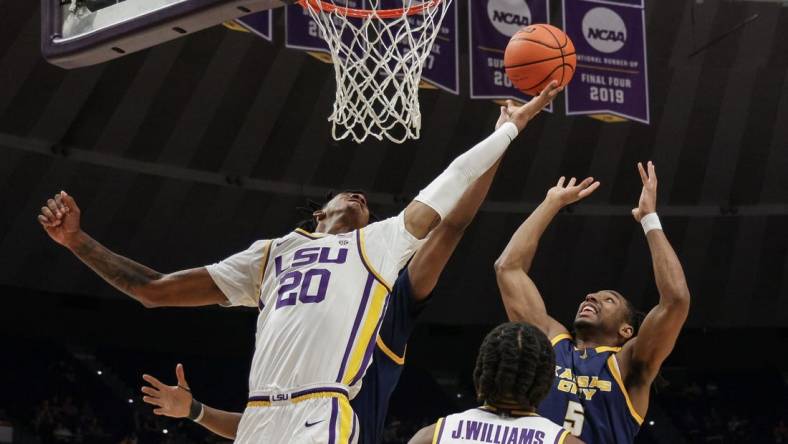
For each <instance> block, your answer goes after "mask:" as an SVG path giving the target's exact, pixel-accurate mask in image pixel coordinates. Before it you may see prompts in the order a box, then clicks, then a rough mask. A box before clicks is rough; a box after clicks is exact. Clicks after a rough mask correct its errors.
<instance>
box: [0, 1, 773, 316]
mask: <svg viewBox="0 0 788 444" xmlns="http://www.w3.org/2000/svg"><path fill="white" fill-rule="evenodd" d="M461 3H464V2H461ZM553 3H554V8H553V9H554V10H556V8H555V6H557V4H558V2H553ZM0 11H2V13H0V156H1V157H0V159H1V160H0V184H2V186H1V187H0V202H1V203H0V215H1V217H0V284H2V285H6V286H12V287H25V288H34V289H41V290H47V291H62V292H69V293H76V294H91V295H102V296H107V297H114V298H120V297H121V296H119V295H118V293H117V292H115V291H114V290H113V289H111V288H110V287H109V286H107V285H105V284H104V283H103V282H101V281H100V280H99V279H98V278H96V277H95V276H94V275H93V274H92V273H91V272H89V271H88V270H87V269H86V268H85V267H83V266H82V265H81V264H80V263H78V261H77V260H76V259H74V258H73V257H72V256H71V255H70V254H68V253H67V252H66V251H65V250H63V249H61V248H58V247H56V246H55V245H54V244H53V243H52V242H51V241H49V239H48V238H47V237H46V235H45V234H44V233H43V231H42V230H41V229H40V227H39V225H38V224H37V222H36V220H35V215H36V213H37V211H38V208H39V207H40V206H41V204H42V202H44V201H45V200H46V199H47V198H48V197H50V196H51V195H52V194H54V193H55V192H56V191H59V190H61V189H65V190H67V191H69V192H70V193H71V194H72V195H73V196H75V197H76V199H77V201H78V202H79V204H80V206H81V207H82V210H83V225H84V227H85V229H86V230H87V231H88V232H89V233H91V234H93V235H94V236H95V237H96V238H97V239H99V240H101V241H102V242H104V243H105V244H107V245H108V246H110V247H111V248H113V249H115V250H117V251H118V252H120V253H122V254H125V255H128V256H130V257H132V258H135V259H138V260H139V261H141V262H143V263H146V264H149V265H151V266H153V267H154V268H157V269H159V270H161V271H171V270H175V269H179V268H184V267H192V266H198V265H202V264H205V263H209V262H213V261H215V260H218V259H220V258H222V257H224V256H226V255H229V254H231V253H233V252H235V251H238V250H240V249H243V248H245V247H246V246H247V245H248V244H250V243H251V242H252V241H253V240H255V239H258V238H262V237H270V236H275V235H277V234H280V233H283V232H284V231H287V230H288V229H290V228H292V227H293V225H294V223H295V222H296V221H297V220H298V219H299V218H300V215H299V214H298V213H297V212H296V211H295V207H297V206H299V205H300V204H301V203H302V202H303V200H304V198H305V196H309V197H313V198H314V197H319V196H320V195H321V194H323V193H324V192H325V191H326V190H329V189H339V188H345V187H354V188H364V189H367V190H369V191H371V192H372V197H373V199H372V201H373V203H374V204H375V206H376V209H377V211H378V212H379V213H383V214H395V213H396V211H398V210H399V209H400V208H401V207H402V206H403V203H404V202H406V201H407V199H408V198H409V197H410V196H412V195H414V194H415V193H416V192H417V191H418V190H419V189H420V187H422V186H423V185H425V184H426V183H427V182H428V181H429V180H430V179H431V178H432V177H433V176H434V175H435V174H437V173H438V172H440V171H441V170H442V169H443V167H444V166H445V165H446V164H447V163H448V162H449V161H450V160H451V159H452V158H453V157H454V156H455V155H457V154H459V153H460V152H462V151H463V150H464V149H466V148H468V147H469V146H470V145H472V144H473V143H475V142H476V141H478V140H480V139H481V138H483V137H484V136H485V135H486V134H487V133H488V132H489V131H490V129H491V127H492V125H493V123H494V120H495V117H496V113H497V107H496V106H495V105H494V104H492V103H490V102H486V101H472V100H470V99H469V98H467V79H466V78H463V85H466V86H465V87H464V88H465V89H466V91H464V94H463V95H461V96H459V97H457V96H453V95H449V94H446V93H442V92H438V91H424V92H423V93H422V98H421V102H422V110H423V114H424V131H423V133H424V135H423V137H422V140H421V141H419V142H416V143H412V144H408V145H405V146H398V145H393V144H387V143H370V144H366V145H364V146H356V145H353V144H350V143H334V142H332V141H331V140H330V138H329V125H328V123H327V121H326V117H327V115H328V113H329V111H330V107H331V103H332V100H333V91H334V80H333V70H332V68H331V67H330V66H329V65H326V64H323V63H321V62H319V61H317V60H315V59H313V58H311V57H310V56H308V55H306V54H304V53H302V52H299V51H295V50H290V49H285V48H283V45H282V43H281V41H282V35H283V25H282V17H281V14H277V15H276V16H275V37H276V42H275V43H274V44H271V43H268V42H265V41H263V40H260V39H258V38H255V37H254V36H252V35H249V34H243V33H238V32H233V31H229V30H227V29H225V28H222V27H217V28H213V29H210V30H207V31H204V32H200V33H197V34H195V35H192V36H189V37H186V38H183V39H180V40H177V41H174V42H171V43H168V44H166V45H163V46H161V47H157V48H153V49H151V50H148V51H144V52H141V53H137V54H133V55H130V56H127V57H125V58H122V59H119V60H116V61H113V62H111V63H107V64H104V65H101V66H95V67H91V68H86V69H80V70H75V71H64V70H61V69H59V68H56V67H54V66H51V65H48V64H47V63H46V62H45V61H44V60H42V58H41V56H40V52H39V16H38V13H39V11H38V5H37V2H35V1H18V0H0ZM646 11H647V23H648V46H649V68H650V83H651V84H650V87H651V113H652V124H651V125H650V126H647V125H642V124H638V123H619V124H605V123H601V122H598V121H595V120H592V119H590V118H567V117H563V116H560V114H561V112H560V111H559V113H558V114H559V115H556V116H549V115H543V116H541V117H540V118H539V119H538V120H537V121H535V122H533V123H532V124H531V125H530V126H529V128H528V129H527V132H526V134H524V135H523V136H521V137H520V138H519V139H518V141H517V142H516V143H515V144H514V146H513V147H512V148H511V149H510V152H509V153H508V155H507V157H506V161H505V164H504V166H503V167H502V169H501V172H500V174H499V175H498V178H497V180H496V183H495V185H494V187H493V190H492V192H491V195H490V198H489V201H488V204H487V205H486V206H485V207H484V209H483V211H482V213H481V214H480V216H479V217H478V218H477V220H476V222H475V223H474V224H473V225H472V226H471V227H470V228H469V230H468V232H467V235H466V239H465V240H464V241H463V243H462V245H461V246H460V248H459V250H458V252H457V254H456V256H455V258H454V259H453V260H452V262H451V263H450V265H449V269H448V270H447V271H446V273H445V274H444V278H443V279H442V281H441V283H440V285H439V289H438V295H439V297H437V298H436V300H435V301H434V303H433V304H432V306H431V308H430V309H429V315H428V316H427V318H428V320H430V321H435V322H448V323H492V322H496V321H498V320H500V319H501V318H502V317H503V311H502V308H501V305H500V302H499V298H498V295H497V293H496V287H495V280H494V275H493V267H492V264H493V261H494V260H495V258H496V257H497V255H498V254H499V252H500V251H501V250H502V249H503V247H504V246H505V244H506V242H507V240H508V237H509V235H510V234H511V233H512V232H513V231H514V229H515V228H516V227H517V225H518V224H519V223H520V222H521V221H522V220H523V218H524V217H525V216H526V215H527V213H528V212H529V211H530V210H531V209H532V208H533V207H534V206H535V205H536V204H538V202H539V200H540V199H541V197H542V196H543V194H544V191H545V190H546V189H547V187H548V186H550V185H551V184H552V183H553V182H554V181H555V180H556V179H557V178H558V176H560V175H577V176H585V175H594V176H595V177H596V178H598V179H599V180H601V181H602V183H603V187H602V188H601V189H600V190H599V191H598V192H597V193H596V194H595V195H594V196H593V197H592V198H591V199H589V200H588V201H587V202H584V203H582V205H578V206H577V207H574V208H572V209H571V211H568V212H565V213H563V214H562V215H560V216H559V217H558V218H557V220H556V222H555V223H554V226H553V227H552V228H551V229H550V230H549V231H548V233H547V234H546V236H545V238H544V241H543V242H542V245H541V250H540V253H539V256H538V258H537V261H536V265H535V270H534V274H535V277H536V280H537V283H538V284H539V285H540V287H541V288H542V290H543V293H544V295H545V297H546V299H548V305H549V306H550V307H551V308H552V311H554V312H555V314H556V315H557V316H558V317H559V318H562V319H567V318H569V316H570V315H571V314H572V313H573V312H574V310H575V307H576V305H577V303H578V301H579V299H580V298H581V297H583V296H584V295H585V294H586V292H587V291H588V290H591V289H597V288H604V287H610V288H616V289H619V290H621V291H622V292H624V293H625V294H627V295H629V296H630V297H632V298H633V299H634V300H635V302H636V303H637V304H638V305H640V306H642V307H647V306H649V305H651V304H653V303H654V302H655V301H656V290H655V288H654V284H653V279H652V277H651V268H650V262H649V256H648V250H647V246H646V243H645V242H644V239H643V235H642V232H641V231H640V227H639V226H637V225H636V224H635V223H634V222H633V221H632V219H631V216H630V215H629V209H630V208H631V206H632V205H634V204H635V202H636V200H637V197H638V195H639V192H640V185H639V179H638V176H637V174H636V172H635V162H637V161H639V160H647V159H653V160H654V161H655V163H656V165H657V169H658V173H659V178H660V213H661V214H662V215H663V221H664V225H665V227H666V230H667V233H668V236H669V238H670V239H671V241H672V242H673V244H674V245H675V246H676V248H677V250H678V251H679V254H680V257H681V258H682V260H683V263H684V265H685V268H686V272H687V275H688V278H689V281H690V286H691V289H692V291H693V295H694V301H693V309H692V315H691V325H693V326H696V327H701V326H788V234H786V227H788V40H787V39H785V38H784V30H785V29H788V8H785V7H781V6H780V4H777V3H773V2H763V3H758V2H744V3H742V2H731V1H719V0H706V1H704V2H698V3H697V4H696V3H695V2H690V1H681V2H680V1H654V0H652V1H648V2H647V8H646ZM554 12H555V11H554ZM754 14H758V18H757V20H755V21H753V22H752V23H751V24H749V25H747V26H745V27H744V28H743V29H740V30H738V31H736V32H734V33H733V34H731V35H730V36H728V37H726V38H723V39H722V40H720V41H719V42H718V43H717V44H715V45H713V46H711V47H710V48H708V49H707V50H705V51H702V52H700V53H699V54H698V55H696V56H694V57H690V56H689V54H691V53H692V52H693V51H694V50H695V49H697V48H699V47H701V46H703V45H704V44H705V43H706V42H709V41H713V40H714V39H715V38H716V37H718V36H721V35H724V34H725V33H727V32H728V31H729V30H731V29H733V28H735V27H736V26H737V25H738V24H740V23H741V22H743V21H744V20H746V19H747V18H749V17H752V16H753V15H754ZM462 46H463V45H461V47H462ZM464 51H467V49H464ZM462 66H467V63H463V65H462ZM463 75H464V76H465V75H466V73H463ZM559 110H561V106H559Z"/></svg>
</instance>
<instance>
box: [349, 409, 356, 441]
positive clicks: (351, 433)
mask: <svg viewBox="0 0 788 444" xmlns="http://www.w3.org/2000/svg"><path fill="white" fill-rule="evenodd" d="M350 420H351V421H353V428H352V429H350V442H351V443H352V442H353V438H355V437H356V415H355V414H354V415H353V418H351V419H350Z"/></svg>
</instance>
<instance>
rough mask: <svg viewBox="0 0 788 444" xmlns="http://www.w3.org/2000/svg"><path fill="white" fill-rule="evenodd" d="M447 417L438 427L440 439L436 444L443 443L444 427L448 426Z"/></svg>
mask: <svg viewBox="0 0 788 444" xmlns="http://www.w3.org/2000/svg"><path fill="white" fill-rule="evenodd" d="M446 419H447V418H443V421H441V427H440V428H439V429H438V440H437V441H435V444H441V439H442V438H443V428H444V427H446Z"/></svg>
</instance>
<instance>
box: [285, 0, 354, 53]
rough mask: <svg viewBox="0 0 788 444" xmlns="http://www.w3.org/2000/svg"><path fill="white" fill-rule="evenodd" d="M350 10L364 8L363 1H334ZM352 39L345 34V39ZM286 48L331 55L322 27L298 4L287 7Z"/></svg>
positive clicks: (348, 34) (347, 33)
mask: <svg viewBox="0 0 788 444" xmlns="http://www.w3.org/2000/svg"><path fill="white" fill-rule="evenodd" d="M333 3H335V4H338V5H342V6H348V7H350V8H363V7H364V4H365V2H364V1H363V0H347V1H334V2H333ZM345 37H350V33H349V32H345V33H344V35H343V38H345ZM285 46H286V47H288V48H294V49H302V50H305V51H310V52H326V53H329V52H330V51H329V49H328V44H327V43H326V42H325V40H324V39H323V36H322V35H321V31H320V26H318V24H317V23H316V22H315V21H314V20H313V19H312V17H311V16H310V15H309V11H307V10H306V9H304V8H303V7H301V6H300V5H298V4H293V5H290V6H285Z"/></svg>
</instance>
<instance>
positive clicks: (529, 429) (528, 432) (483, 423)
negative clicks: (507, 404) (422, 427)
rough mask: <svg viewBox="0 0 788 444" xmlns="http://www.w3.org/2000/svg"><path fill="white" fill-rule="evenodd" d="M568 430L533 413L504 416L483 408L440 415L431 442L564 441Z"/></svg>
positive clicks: (533, 443) (543, 443) (522, 443)
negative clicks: (443, 416) (441, 416)
mask: <svg viewBox="0 0 788 444" xmlns="http://www.w3.org/2000/svg"><path fill="white" fill-rule="evenodd" d="M568 435H569V432H567V431H566V430H564V429H563V428H562V427H561V426H559V425H557V424H555V423H553V422H552V421H550V420H549V419H547V418H542V417H541V416H539V415H537V414H535V413H533V414H526V415H523V416H517V415H515V416H504V415H502V414H500V413H496V412H494V411H491V410H489V409H487V408H485V407H480V408H475V409H471V410H466V411H464V412H462V413H457V414H454V415H449V416H447V417H445V418H441V419H439V420H438V422H437V423H436V424H435V434H434V435H433V440H432V442H433V443H439V444H459V443H463V444H465V443H474V442H480V443H497V444H563V443H564V441H565V440H566V437H567V436H568Z"/></svg>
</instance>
